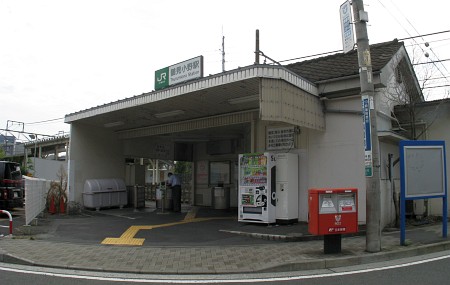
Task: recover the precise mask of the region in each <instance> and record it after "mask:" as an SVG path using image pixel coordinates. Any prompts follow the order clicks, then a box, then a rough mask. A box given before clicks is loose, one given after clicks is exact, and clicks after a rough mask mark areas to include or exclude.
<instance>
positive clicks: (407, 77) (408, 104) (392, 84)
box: [382, 49, 442, 227]
mask: <svg viewBox="0 0 450 285" xmlns="http://www.w3.org/2000/svg"><path fill="white" fill-rule="evenodd" d="M421 52H422V54H423V51H422V50H419V51H418V50H417V49H415V50H414V49H413V51H412V52H411V54H412V56H411V58H412V61H410V59H409V56H408V54H404V53H399V54H398V55H397V56H396V57H394V59H393V60H392V64H391V66H390V69H391V71H392V72H391V77H390V78H389V79H388V80H387V82H388V84H387V86H386V88H385V94H386V96H385V98H384V102H382V104H383V105H384V108H385V110H386V113H387V112H389V113H390V114H391V116H392V117H393V119H394V120H393V124H392V129H393V130H395V131H396V132H397V133H399V134H401V135H403V136H405V137H407V138H408V139H411V140H417V139H421V138H423V135H424V134H425V133H426V131H427V129H429V128H430V127H431V125H432V124H433V123H434V121H435V120H436V118H437V116H438V115H439V113H440V112H438V109H439V108H440V106H441V105H442V102H441V103H438V104H435V107H433V108H422V106H423V104H424V102H426V99H427V97H428V95H429V94H424V90H425V89H426V88H427V86H428V85H429V84H430V82H431V81H432V78H433V77H434V76H435V74H436V66H434V65H425V64H417V62H419V60H420V59H421V56H420V53H421ZM415 62H416V63H415ZM389 113H388V114H389ZM424 116H427V117H428V118H429V119H428V120H427V122H428V123H427V124H425V123H424V122H423V121H422V120H420V118H423V117H424ZM398 161H399V159H396V160H395V161H394V165H395V164H397V163H398ZM388 167H390V165H389V166H388ZM391 179H392V178H391ZM391 183H392V187H393V193H392V195H393V202H394V206H395V211H396V219H395V226H397V227H398V226H399V222H400V198H399V192H398V191H395V184H394V181H393V180H391Z"/></svg>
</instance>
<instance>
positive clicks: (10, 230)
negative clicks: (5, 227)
mask: <svg viewBox="0 0 450 285" xmlns="http://www.w3.org/2000/svg"><path fill="white" fill-rule="evenodd" d="M0 213H4V214H6V215H8V217H9V235H10V236H12V233H13V220H12V216H11V213H10V212H8V211H5V210H0Z"/></svg>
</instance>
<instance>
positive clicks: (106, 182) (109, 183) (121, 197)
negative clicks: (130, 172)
mask: <svg viewBox="0 0 450 285" xmlns="http://www.w3.org/2000/svg"><path fill="white" fill-rule="evenodd" d="M83 204H84V206H85V207H86V208H95V209H96V210H97V211H98V210H100V208H106V207H117V206H118V207H120V208H122V207H123V206H125V205H127V188H126V186H125V182H124V181H123V180H122V179H88V180H86V181H85V183H84V188H83Z"/></svg>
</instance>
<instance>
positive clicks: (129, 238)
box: [102, 207, 229, 245]
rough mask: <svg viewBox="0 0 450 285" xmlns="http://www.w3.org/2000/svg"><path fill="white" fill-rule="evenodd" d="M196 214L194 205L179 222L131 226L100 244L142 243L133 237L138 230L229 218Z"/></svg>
mask: <svg viewBox="0 0 450 285" xmlns="http://www.w3.org/2000/svg"><path fill="white" fill-rule="evenodd" d="M196 214H197V210H196V208H195V207H194V208H193V210H192V211H190V212H189V213H187V214H186V216H185V218H184V220H182V221H179V222H173V223H167V224H160V225H142V226H131V227H129V228H128V229H127V230H126V231H125V232H124V233H123V234H122V235H121V236H120V237H119V238H111V237H109V238H105V239H104V240H103V241H102V244H108V245H143V244H144V241H145V239H143V238H134V236H136V234H137V233H138V232H139V231H140V230H151V229H156V228H162V227H171V226H176V225H182V224H187V223H196V222H203V221H209V220H220V219H229V218H221V217H219V218H195V216H196Z"/></svg>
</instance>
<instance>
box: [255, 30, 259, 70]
mask: <svg viewBox="0 0 450 285" xmlns="http://www.w3.org/2000/svg"><path fill="white" fill-rule="evenodd" d="M255 64H259V30H256V42H255Z"/></svg>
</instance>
